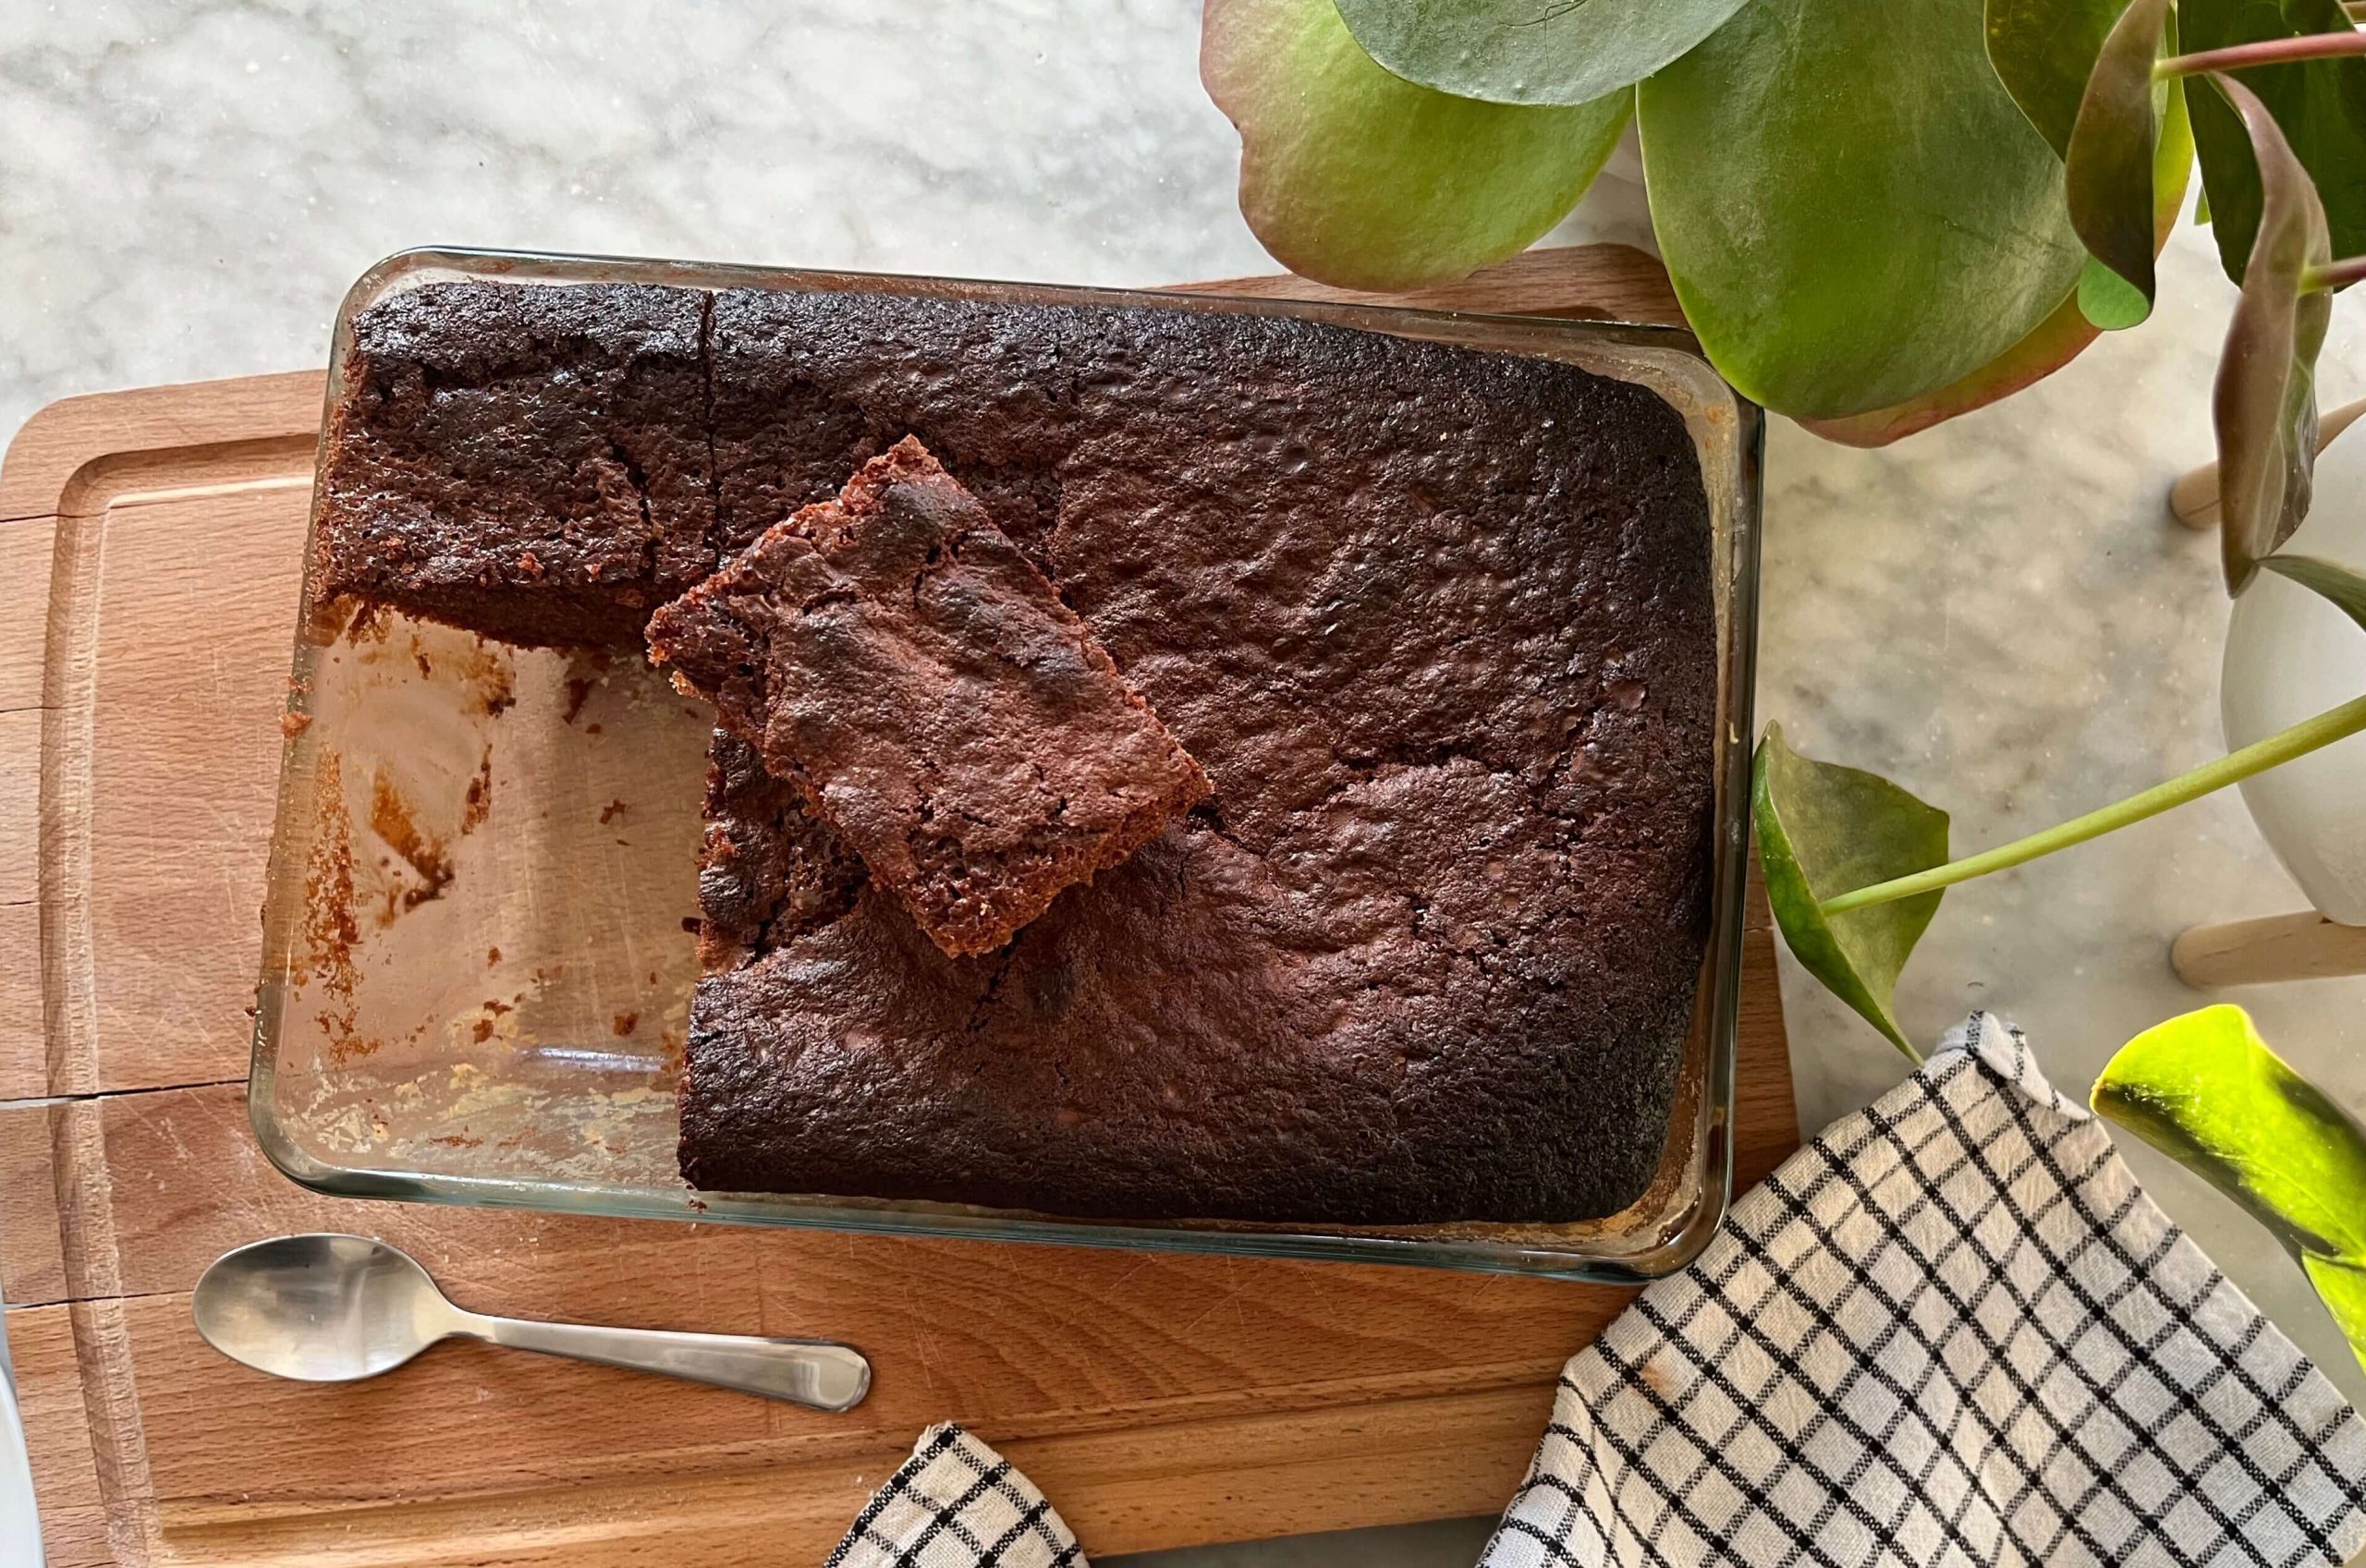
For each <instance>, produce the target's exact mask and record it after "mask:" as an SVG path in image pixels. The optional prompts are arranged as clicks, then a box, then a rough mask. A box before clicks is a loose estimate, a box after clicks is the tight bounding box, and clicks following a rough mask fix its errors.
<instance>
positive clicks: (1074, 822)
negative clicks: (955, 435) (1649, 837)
mask: <svg viewBox="0 0 2366 1568" xmlns="http://www.w3.org/2000/svg"><path fill="white" fill-rule="evenodd" d="M649 647H650V651H651V654H652V657H654V658H655V659H657V660H658V661H659V662H664V663H667V664H670V665H672V666H673V668H674V669H675V671H676V672H677V675H679V676H680V677H681V678H682V679H683V680H685V681H687V682H688V683H689V686H690V687H692V688H693V689H695V690H696V691H698V692H700V693H701V694H702V695H704V696H706V697H707V698H709V699H712V700H713V702H714V703H715V704H716V706H717V708H718V709H719V710H720V711H721V714H722V721H723V726H724V727H725V728H726V729H727V730H730V731H732V732H734V733H735V734H738V735H741V736H744V737H745V738H746V739H747V740H748V741H749V742H750V744H751V745H753V746H754V747H755V748H756V749H757V751H758V752H759V753H760V754H761V755H762V757H763V759H764V761H765V765H766V766H767V767H768V768H770V769H771V771H772V772H774V774H776V775H778V776H779V777H782V778H786V779H789V780H791V781H793V782H794V783H795V784H797V785H798V787H799V789H800V790H801V791H803V792H804V795H805V798H806V803H807V805H808V806H809V807H811V809H812V811H813V813H814V814H815V815H816V816H817V817H819V818H820V819H821V820H823V821H825V822H827V823H828V824H829V825H830V826H831V827H832V828H833V829H835V831H836V833H837V834H838V836H839V838H840V839H841V840H843V841H844V842H845V843H846V844H848V845H850V846H852V848H853V849H854V850H855V852H856V853H857V854H859V855H860V856H861V857H862V859H863V862H864V864H865V865H866V866H868V867H869V869H870V871H871V875H872V880H873V881H874V882H875V883H877V884H878V885H880V886H882V887H884V888H886V889H888V890H890V891H891V892H893V893H895V894H896V896H897V897H899V898H901V899H902V900H903V902H904V906H905V907H906V908H907V909H909V911H910V913H911V915H912V917H913V918H915V919H916V920H918V921H919V923H920V926H921V930H924V931H926V932H927V933H928V934H929V937H930V939H931V940H933V942H935V943H936V944H937V946H939V947H940V948H942V949H944V950H945V952H946V953H947V954H952V955H954V956H956V957H959V956H962V955H964V954H978V953H991V952H993V951H994V949H996V948H998V947H1001V946H1002V945H1003V944H1004V943H1006V942H1008V941H1009V940H1010V939H1011V936H1012V935H1013V933H1015V932H1017V931H1018V930H1019V929H1020V928H1021V927H1023V926H1025V925H1026V924H1027V923H1028V922H1029V921H1030V920H1032V919H1034V918H1036V917H1037V916H1038V915H1041V914H1042V913H1043V911H1044V909H1045V908H1047V907H1048V906H1050V904H1051V902H1052V900H1053V899H1054V898H1055V897H1056V896H1057V895H1058V894H1059V893H1060V892H1061V891H1062V890H1063V889H1065V888H1067V887H1070V886H1073V885H1074V884H1076V883H1078V882H1082V881H1091V880H1092V876H1093V874H1094V873H1095V872H1097V871H1100V870H1102V869H1105V868H1107V867H1110V866H1114V865H1116V864H1117V863H1118V862H1119V861H1121V860H1123V859H1125V858H1126V857H1127V856H1128V855H1131V854H1132V853H1133V852H1134V851H1135V850H1137V849H1139V848H1140V847H1141V846H1142V845H1143V844H1145V843H1147V842H1148V841H1149V840H1150V839H1152V838H1153V837H1155V836H1156V835H1157V833H1158V832H1159V830H1160V829H1162V828H1163V827H1165V825H1166V823H1167V821H1168V820H1169V819H1171V818H1173V817H1175V816H1176V815H1177V814H1178V813H1179V812H1181V811H1183V810H1185V809H1186V808H1189V807H1190V806H1192V805H1194V804H1196V803H1197V802H1199V801H1200V800H1201V799H1202V798H1204V797H1205V796H1206V795H1207V793H1208V781H1207V779H1206V777H1205V776H1204V775H1202V774H1201V772H1200V769H1199V765H1198V764H1197V763H1195V762H1193V761H1192V760H1191V759H1190V758H1189V756H1187V755H1185V753H1184V751H1183V748H1181V747H1179V746H1177V744H1176V743H1175V737H1174V736H1173V735H1169V734H1168V733H1167V731H1166V726H1165V725H1164V724H1162V723H1159V722H1158V716H1157V715H1156V714H1155V713H1153V712H1152V711H1150V709H1149V707H1148V706H1147V705H1145V704H1144V703H1143V701H1142V699H1140V697H1138V696H1137V695H1135V694H1134V692H1133V691H1131V690H1130V689H1128V687H1127V686H1126V683H1125V682H1124V680H1122V679H1121V678H1119V676H1118V674H1117V670H1116V666H1115V665H1114V664H1112V663H1111V662H1110V660H1109V655H1108V653H1107V652H1106V651H1105V650H1103V648H1102V646H1101V644H1100V643H1099V642H1097V641H1095V640H1094V639H1093V637H1092V632H1091V631H1090V630H1089V629H1088V628H1087V627H1086V626H1085V625H1084V623H1083V622H1082V621H1079V620H1078V619H1077V617H1076V614H1075V613H1074V612H1073V611H1071V610H1069V609H1068V607H1067V605H1065V604H1063V603H1061V602H1060V598H1059V595H1058V594H1057V593H1055V592H1054V591H1053V589H1052V585H1051V584H1050V583H1049V582H1047V581H1046V580H1044V577H1043V573H1041V572H1039V571H1037V570H1036V569H1035V568H1034V566H1033V565H1030V564H1029V562H1028V560H1027V558H1026V557H1025V556H1024V555H1022V554H1020V553H1018V550H1017V548H1016V547H1014V546H1013V545H1012V544H1011V542H1010V541H1009V539H1008V538H1007V537H1006V536H1005V535H1004V533H1003V532H1002V530H1001V529H997V528H996V527H994V519H993V518H991V517H988V516H987V515H986V510H985V508H984V507H983V506H981V505H980V504H978V502H977V500H976V498H975V497H973V496H971V495H970V492H968V491H966V490H964V489H962V488H961V486H960V484H959V483H958V482H957V481H956V480H954V479H953V477H952V476H951V475H949V474H947V473H946V472H945V469H944V468H942V467H941V466H940V465H939V464H938V463H937V461H936V459H935V458H934V457H932V456H929V453H928V450H927V448H925V447H924V446H922V445H921V444H920V443H919V442H918V441H916V440H914V439H912V438H911V437H909V436H907V437H906V438H904V439H903V440H902V441H900V442H898V443H896V445H895V446H893V447H891V448H889V449H888V451H886V452H885V453H884V454H883V455H881V456H877V457H874V458H872V460H871V461H870V462H868V463H866V464H864V465H863V466H862V468H860V469H858V470H857V471H856V473H855V475H854V477H853V478H851V479H849V480H848V481H847V485H846V489H845V490H844V491H843V492H841V493H840V494H839V495H838V497H837V498H836V499H835V500H832V501H825V502H820V503H817V504H813V505H811V506H807V507H803V508H801V509H799V511H798V512H797V514H796V515H795V516H793V517H790V518H789V519H788V520H787V522H784V523H780V524H776V525H775V526H774V527H773V528H771V529H767V530H766V531H765V532H764V533H763V534H762V536H761V537H760V538H759V539H758V540H757V541H756V542H755V543H753V544H751V545H750V546H749V547H748V548H747V549H746V550H745V551H743V552H741V553H739V554H738V555H736V556H734V557H732V559H731V560H730V561H728V562H726V564H725V565H724V566H723V567H722V569H721V570H719V571H717V572H716V573H715V575H714V576H713V577H709V578H708V579H707V580H706V581H705V582H703V583H701V584H700V585H699V586H698V587H696V588H694V589H692V590H690V591H689V592H688V593H686V594H684V595H683V596H682V597H681V598H680V599H677V600H676V601H675V602H672V603H670V604H667V605H665V607H664V608H662V609H661V610H659V611H658V613H657V614H656V615H654V616H653V617H652V619H651V621H650V624H649Z"/></svg>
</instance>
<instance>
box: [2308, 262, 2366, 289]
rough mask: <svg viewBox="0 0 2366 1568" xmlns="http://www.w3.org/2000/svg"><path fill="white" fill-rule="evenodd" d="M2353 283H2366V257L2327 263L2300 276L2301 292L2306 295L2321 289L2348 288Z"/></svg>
mask: <svg viewBox="0 0 2366 1568" xmlns="http://www.w3.org/2000/svg"><path fill="white" fill-rule="evenodd" d="M2353 283H2366V256H2351V257H2348V258H2346V259H2344V260H2342V261H2327V262H2326V263H2325V264H2324V265H2323V266H2322V267H2311V268H2309V269H2308V270H2307V271H2306V272H2303V273H2301V274H2300V290H2301V292H2302V293H2304V294H2306V293H2311V292H2313V291H2315V290H2317V289H2320V288H2347V287H2348V286H2350V285H2351V284H2353Z"/></svg>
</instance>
